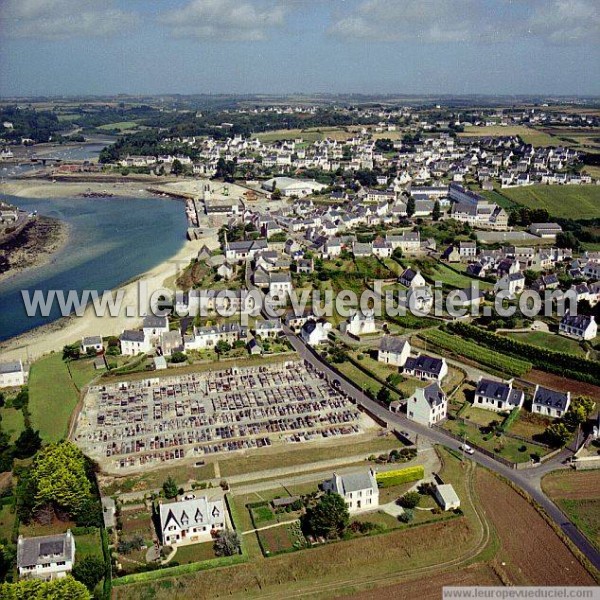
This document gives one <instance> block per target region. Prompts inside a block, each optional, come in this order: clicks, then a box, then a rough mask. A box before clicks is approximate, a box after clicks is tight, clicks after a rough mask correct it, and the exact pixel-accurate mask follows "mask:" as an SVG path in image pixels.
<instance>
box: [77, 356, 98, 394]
mask: <svg viewBox="0 0 600 600" xmlns="http://www.w3.org/2000/svg"><path fill="white" fill-rule="evenodd" d="M69 370H70V372H71V379H72V380H73V383H74V384H75V385H76V386H77V389H79V390H81V388H83V387H85V386H86V385H87V384H88V383H89V382H90V381H92V379H94V377H97V376H99V375H101V374H102V373H103V371H96V369H94V359H93V358H84V359H81V360H76V361H73V362H71V363H69Z"/></svg>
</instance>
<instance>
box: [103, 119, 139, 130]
mask: <svg viewBox="0 0 600 600" xmlns="http://www.w3.org/2000/svg"><path fill="white" fill-rule="evenodd" d="M137 126H138V124H137V123H136V122H135V121H119V122H118V123H107V124H106V125H99V126H98V127H96V129H102V130H103V131H112V130H113V129H118V130H119V131H126V130H127V129H135V128H136V127H137Z"/></svg>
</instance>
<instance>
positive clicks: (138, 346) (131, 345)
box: [119, 329, 152, 356]
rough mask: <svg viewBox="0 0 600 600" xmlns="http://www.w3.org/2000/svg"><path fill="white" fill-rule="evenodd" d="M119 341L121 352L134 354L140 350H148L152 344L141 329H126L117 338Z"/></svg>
mask: <svg viewBox="0 0 600 600" xmlns="http://www.w3.org/2000/svg"><path fill="white" fill-rule="evenodd" d="M119 341H120V342H121V354H123V355H125V356H135V355H136V354H140V353H141V352H150V350H152V344H151V343H150V339H149V338H148V337H146V335H145V334H144V332H143V331H137V330H133V329H126V330H125V331H124V332H123V333H122V334H121V337H120V338H119Z"/></svg>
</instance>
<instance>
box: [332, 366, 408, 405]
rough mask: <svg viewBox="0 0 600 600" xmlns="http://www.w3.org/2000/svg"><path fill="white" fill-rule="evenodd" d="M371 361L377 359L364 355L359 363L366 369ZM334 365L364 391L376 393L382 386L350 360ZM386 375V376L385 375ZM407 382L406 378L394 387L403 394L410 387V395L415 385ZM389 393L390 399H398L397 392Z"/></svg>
mask: <svg viewBox="0 0 600 600" xmlns="http://www.w3.org/2000/svg"><path fill="white" fill-rule="evenodd" d="M373 363H377V364H379V363H378V362H377V361H373V360H372V359H367V358H366V356H365V358H364V359H363V360H362V361H361V364H364V366H365V368H367V369H369V368H370V366H371V365H372V364H373ZM335 366H336V368H337V369H338V370H339V371H341V372H342V373H343V374H344V375H345V376H346V377H347V378H348V379H349V380H350V381H352V382H354V383H355V384H357V385H358V387H360V388H361V389H362V391H363V392H365V393H366V390H371V391H372V392H373V393H374V394H377V392H379V390H380V389H381V387H382V385H381V383H379V382H378V381H377V380H376V379H373V378H372V377H369V376H368V375H367V374H366V373H363V371H361V370H360V369H359V368H358V367H355V366H354V365H353V364H352V363H351V362H344V363H341V364H336V365H335ZM393 372H396V373H397V371H393ZM388 375H389V373H388ZM386 377H387V375H386ZM384 379H385V377H384ZM407 382H408V380H406V381H403V382H401V383H400V384H398V385H397V386H396V387H397V388H398V389H401V390H402V392H403V393H404V394H406V393H407V392H406V391H405V390H407V389H408V387H410V389H412V391H411V392H410V393H409V394H408V395H410V394H412V392H413V391H414V389H415V387H416V385H412V382H409V383H408V384H407ZM405 384H407V386H408V387H407V386H405ZM403 386H405V387H403ZM390 394H391V399H392V400H398V399H400V395H399V394H397V393H394V392H390Z"/></svg>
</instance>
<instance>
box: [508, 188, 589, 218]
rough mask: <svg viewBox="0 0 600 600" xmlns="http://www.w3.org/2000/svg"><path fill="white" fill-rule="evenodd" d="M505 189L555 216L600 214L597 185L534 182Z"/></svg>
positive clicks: (509, 194)
mask: <svg viewBox="0 0 600 600" xmlns="http://www.w3.org/2000/svg"><path fill="white" fill-rule="evenodd" d="M502 193H503V194H504V195H505V196H508V197H509V198H510V199H511V200H514V201H515V202H517V203H518V204H522V205H524V206H527V207H529V208H545V209H546V210H547V211H548V212H549V213H550V215H551V216H553V217H563V218H567V219H594V218H598V217H600V187H599V186H596V185H569V186H565V185H560V186H559V185H531V186H528V187H520V188H508V189H504V190H502Z"/></svg>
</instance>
